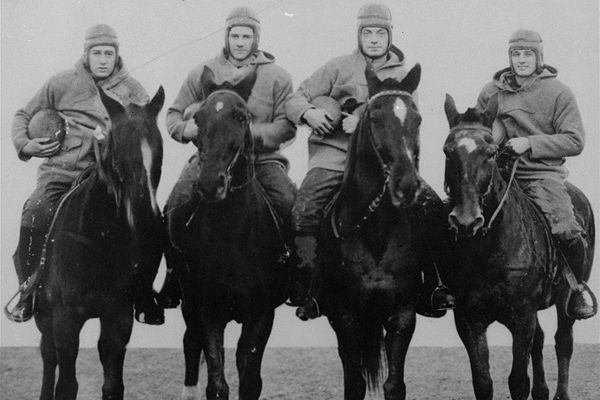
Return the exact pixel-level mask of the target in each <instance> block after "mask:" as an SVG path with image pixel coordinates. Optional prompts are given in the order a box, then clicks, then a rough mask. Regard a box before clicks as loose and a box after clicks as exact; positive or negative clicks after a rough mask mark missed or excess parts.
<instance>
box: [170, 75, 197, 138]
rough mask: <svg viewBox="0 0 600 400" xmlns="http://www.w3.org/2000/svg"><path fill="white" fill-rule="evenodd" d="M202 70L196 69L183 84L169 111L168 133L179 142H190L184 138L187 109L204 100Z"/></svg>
mask: <svg viewBox="0 0 600 400" xmlns="http://www.w3.org/2000/svg"><path fill="white" fill-rule="evenodd" d="M199 71H201V69H200V68H195V69H194V70H192V72H190V73H189V74H188V76H187V78H186V80H185V81H184V82H183V85H182V86H181V89H180V90H179V93H178V94H177V97H176V98H175V101H174V102H173V105H172V106H171V107H169V109H168V111H167V131H168V132H169V135H171V137H172V138H173V139H175V140H177V141H178V142H181V143H187V142H188V141H189V140H187V139H185V138H184V137H183V131H184V130H185V125H186V122H187V121H185V120H184V119H183V114H184V112H185V109H186V108H187V107H188V106H189V105H191V104H193V103H197V102H200V101H202V100H203V99H204V94H203V92H202V88H201V86H200V73H199Z"/></svg>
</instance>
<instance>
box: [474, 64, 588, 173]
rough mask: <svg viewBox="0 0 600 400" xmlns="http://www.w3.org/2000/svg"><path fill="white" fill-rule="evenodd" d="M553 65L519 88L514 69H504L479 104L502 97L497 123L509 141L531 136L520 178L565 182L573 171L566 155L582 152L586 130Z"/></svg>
mask: <svg viewBox="0 0 600 400" xmlns="http://www.w3.org/2000/svg"><path fill="white" fill-rule="evenodd" d="M556 76H557V70H556V69H555V68H553V67H551V66H549V65H546V66H545V67H544V70H543V71H542V72H541V73H540V74H539V75H536V76H534V77H532V78H531V79H528V80H527V81H526V82H525V83H524V85H523V86H521V87H518V88H515V87H514V86H515V85H514V84H513V85H511V82H514V73H513V72H512V71H511V70H510V68H505V69H503V70H500V71H498V72H496V74H494V80H493V81H492V82H490V83H488V84H487V85H485V86H484V88H483V89H482V91H481V93H480V95H479V98H478V100H477V108H478V109H480V110H482V111H483V110H486V109H487V107H488V104H489V102H490V100H491V99H492V97H493V96H497V98H498V111H497V114H496V121H498V122H500V124H499V125H498V124H497V126H499V127H500V128H501V130H502V131H503V132H502V134H501V135H500V136H504V139H510V138H515V137H526V138H528V139H529V142H530V143H531V151H530V152H526V153H525V154H523V156H522V157H521V161H520V162H519V166H518V168H517V172H516V177H517V178H518V179H555V180H559V181H562V180H564V179H565V178H566V177H567V175H568V172H567V170H566V168H565V167H564V166H563V164H564V163H565V157H570V156H575V155H578V154H580V153H581V151H582V150H583V146H584V130H583V123H582V121H581V116H580V115H579V109H578V107H577V102H576V100H575V96H574V95H573V93H572V92H571V90H570V89H569V88H568V87H567V86H566V85H565V84H563V83H562V82H560V81H559V80H558V79H556Z"/></svg>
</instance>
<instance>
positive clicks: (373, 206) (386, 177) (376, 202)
mask: <svg viewBox="0 0 600 400" xmlns="http://www.w3.org/2000/svg"><path fill="white" fill-rule="evenodd" d="M402 95H406V96H409V97H410V98H412V94H411V93H409V92H406V91H404V90H384V91H381V92H379V93H376V94H374V95H373V96H371V97H370V98H369V100H368V101H367V106H366V107H365V110H364V111H363V115H362V116H361V118H360V124H359V126H358V127H357V131H359V132H362V131H363V127H364V125H365V123H366V121H367V120H369V119H370V118H369V115H370V114H369V110H370V108H371V105H372V104H373V101H375V100H376V99H378V98H380V97H384V96H402ZM368 137H369V143H371V147H372V148H373V152H374V153H375V155H376V157H377V161H378V163H379V166H380V168H381V171H382V174H383V185H382V187H381V190H380V191H379V193H378V194H377V196H375V198H374V199H373V200H372V201H371V202H370V203H369V205H368V207H367V209H366V211H365V212H364V214H363V216H362V217H361V218H360V219H359V221H358V222H357V223H356V224H355V225H354V226H353V227H352V229H350V231H349V232H348V233H347V234H346V235H342V234H341V233H340V232H339V229H338V227H337V224H336V222H335V220H336V218H335V214H336V213H335V207H334V208H333V209H332V216H331V219H330V220H331V221H330V222H331V229H332V231H333V235H334V236H335V238H336V239H345V238H346V237H348V236H349V235H351V234H352V233H354V232H356V231H358V230H359V229H360V228H361V226H362V224H364V223H365V221H367V220H368V219H369V217H370V216H371V214H373V213H374V212H375V210H377V209H378V208H379V206H380V205H381V200H382V199H383V196H384V195H385V192H386V191H387V185H388V183H389V181H390V176H391V171H390V167H389V165H388V163H386V162H385V161H384V159H383V157H382V156H381V153H380V152H379V150H378V149H377V144H376V143H375V138H374V137H373V133H372V132H371V129H369V130H368Z"/></svg>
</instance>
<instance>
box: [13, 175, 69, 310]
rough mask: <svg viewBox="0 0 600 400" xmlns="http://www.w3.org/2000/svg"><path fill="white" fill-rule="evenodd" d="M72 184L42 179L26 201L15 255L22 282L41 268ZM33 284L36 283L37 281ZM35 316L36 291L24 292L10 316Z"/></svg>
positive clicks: (20, 281)
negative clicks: (46, 245) (58, 211)
mask: <svg viewBox="0 0 600 400" xmlns="http://www.w3.org/2000/svg"><path fill="white" fill-rule="evenodd" d="M70 186H71V184H70V182H46V181H45V180H44V179H40V180H39V181H38V184H37V187H36V189H35V190H34V192H33V193H32V194H31V196H30V197H29V199H27V201H26V202H25V205H24V206H23V214H22V216H21V229H20V233H19V242H18V245H17V249H16V251H15V253H14V255H13V260H14V264H15V269H16V271H17V276H18V278H19V284H22V283H23V282H24V281H25V280H27V278H29V277H30V276H31V275H32V274H33V273H34V272H35V271H36V270H37V269H38V267H39V263H40V257H41V255H42V249H43V247H44V242H45V239H46V234H47V233H48V227H49V226H50V222H51V221H52V218H53V216H54V213H55V211H56V207H57V206H58V203H59V202H60V199H61V197H62V196H63V194H65V193H66V192H67V191H68V190H69V188H70ZM31 284H33V285H36V284H37V283H36V282H34V283H31ZM32 316H33V292H28V295H24V293H23V292H21V295H20V298H19V301H18V303H17V305H16V306H15V307H14V309H13V310H12V311H11V313H10V315H9V318H10V319H12V320H13V321H16V322H24V321H28V320H29V319H30V318H31V317H32Z"/></svg>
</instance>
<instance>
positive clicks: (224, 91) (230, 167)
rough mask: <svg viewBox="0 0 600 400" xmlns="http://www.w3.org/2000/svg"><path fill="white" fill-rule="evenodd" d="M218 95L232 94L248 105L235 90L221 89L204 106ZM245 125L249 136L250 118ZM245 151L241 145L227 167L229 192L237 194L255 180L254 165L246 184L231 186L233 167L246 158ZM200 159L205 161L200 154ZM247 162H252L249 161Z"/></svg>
mask: <svg viewBox="0 0 600 400" xmlns="http://www.w3.org/2000/svg"><path fill="white" fill-rule="evenodd" d="M217 94H232V95H233V96H234V97H237V99H238V100H240V101H241V102H243V103H244V104H246V100H244V98H243V97H242V96H240V95H239V94H238V93H237V92H235V91H234V90H230V89H219V90H215V91H214V92H212V93H211V94H209V95H208V96H207V97H206V99H204V102H203V105H202V106H204V104H206V102H208V101H209V99H210V98H212V97H214V96H216V95H217ZM248 114H250V113H249V112H248ZM249 116H250V115H249ZM244 125H245V128H246V129H245V133H244V134H248V131H249V130H250V118H248V119H247V120H246V122H245V124H244ZM244 149H245V146H244V145H241V146H239V147H238V149H237V150H236V152H235V154H234V156H233V158H232V159H231V161H230V162H229V165H228V166H227V169H226V170H225V183H226V186H227V188H228V191H229V192H235V191H237V190H240V189H242V188H244V187H245V186H247V185H248V184H249V183H250V182H251V181H252V179H254V176H255V171H254V165H251V169H252V173H251V174H250V176H249V177H248V178H247V179H246V180H245V181H244V182H242V183H241V184H239V185H237V186H233V185H231V181H232V180H233V173H232V171H233V167H234V166H235V164H236V163H237V161H238V159H239V157H240V156H242V157H245V156H244V155H242V153H243V152H244ZM200 158H201V159H204V157H203V155H202V154H200ZM245 158H246V157H245ZM247 161H250V160H247Z"/></svg>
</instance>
